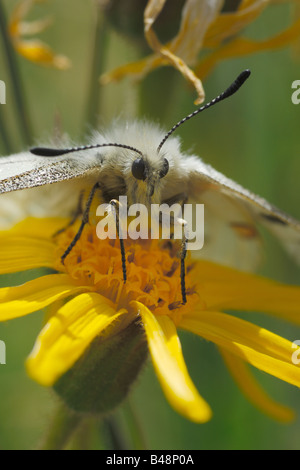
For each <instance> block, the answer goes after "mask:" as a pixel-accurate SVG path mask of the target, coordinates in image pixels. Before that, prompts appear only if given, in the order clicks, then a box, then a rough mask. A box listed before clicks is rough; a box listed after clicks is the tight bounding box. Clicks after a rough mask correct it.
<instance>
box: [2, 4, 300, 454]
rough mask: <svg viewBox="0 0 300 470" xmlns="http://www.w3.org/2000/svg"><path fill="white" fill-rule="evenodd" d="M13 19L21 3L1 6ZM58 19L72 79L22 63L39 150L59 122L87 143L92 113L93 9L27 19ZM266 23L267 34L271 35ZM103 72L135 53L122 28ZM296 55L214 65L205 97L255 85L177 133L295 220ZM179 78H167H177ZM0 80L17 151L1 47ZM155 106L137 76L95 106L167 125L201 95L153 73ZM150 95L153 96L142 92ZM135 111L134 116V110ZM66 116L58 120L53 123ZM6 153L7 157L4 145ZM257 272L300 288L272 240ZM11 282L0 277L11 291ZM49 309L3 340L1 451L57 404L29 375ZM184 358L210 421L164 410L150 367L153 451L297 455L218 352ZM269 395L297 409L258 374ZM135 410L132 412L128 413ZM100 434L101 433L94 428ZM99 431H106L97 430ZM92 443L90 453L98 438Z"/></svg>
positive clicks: (55, 36)
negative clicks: (243, 80)
mask: <svg viewBox="0 0 300 470" xmlns="http://www.w3.org/2000/svg"><path fill="white" fill-rule="evenodd" d="M3 4H4V6H5V8H6V11H7V15H8V16H9V14H10V12H11V10H12V7H13V6H14V5H15V4H16V2H15V1H11V0H10V1H8V0H6V1H5V2H3ZM48 13H49V14H51V15H52V16H53V18H54V23H53V25H52V27H51V28H49V29H48V30H47V31H46V32H44V33H43V34H41V35H39V37H40V38H41V39H43V40H44V41H45V42H47V43H48V44H50V45H51V47H53V49H54V50H55V51H56V52H59V53H63V54H65V55H67V56H68V57H69V58H70V59H71V60H72V62H73V67H72V68H71V69H70V70H69V71H66V72H60V71H56V70H52V69H49V68H43V67H39V66H37V65H34V64H31V63H29V62H27V61H25V60H24V59H22V58H21V57H17V58H16V59H17V63H18V66H19V68H20V76H21V77H20V78H21V80H22V83H23V87H24V90H25V96H24V99H25V101H26V103H27V108H28V112H29V114H30V116H29V119H30V122H31V123H32V129H33V131H32V132H33V134H32V143H33V142H38V141H43V140H44V139H47V136H49V135H50V136H51V135H53V133H54V129H55V127H56V123H57V121H58V120H59V122H60V123H61V129H62V132H66V133H68V134H69V135H70V136H71V137H72V139H74V140H76V141H78V142H82V141H84V135H85V134H86V132H87V131H88V130H89V127H90V125H91V124H92V123H93V122H95V116H93V118H92V119H91V120H90V122H87V120H86V113H87V108H88V100H89V96H90V87H91V76H90V73H91V67H92V62H93V57H95V56H94V54H93V50H92V45H93V40H94V32H93V28H94V26H95V12H94V3H93V2H92V1H85V2H81V1H79V0H64V1H61V0H52V1H51V2H50V1H49V2H48V3H47V4H45V5H38V6H36V8H35V9H34V11H33V12H32V15H31V18H33V19H34V18H39V17H41V16H45V15H47V14H48ZM288 16H289V12H288V5H280V6H276V7H274V8H272V9H269V10H267V11H266V12H265V14H264V15H263V16H262V17H261V18H260V19H259V20H258V21H257V22H256V23H255V24H254V25H252V26H251V28H249V35H251V36H252V37H264V36H267V35H268V34H269V31H273V32H274V31H278V30H281V29H282V28H283V27H284V25H286V24H287V21H288ZM266 24H267V25H268V26H267V30H266ZM106 48H107V50H106V54H105V58H104V59H105V60H104V63H103V64H102V66H103V67H104V68H105V70H110V69H111V68H113V67H114V66H118V65H121V64H123V63H126V62H128V61H132V60H134V59H135V58H136V57H138V55H139V52H138V51H137V50H136V49H135V48H134V47H133V45H132V44H130V43H129V42H127V41H126V40H125V39H124V38H123V37H121V36H118V34H117V33H116V32H115V31H112V30H110V31H109V33H108V37H107V38H106ZM299 64H300V62H299V58H298V60H297V61H293V60H292V58H291V54H290V51H288V50H284V51H278V52H272V53H262V54H259V55H255V56H249V57H245V58H242V59H238V60H232V61H230V62H223V63H221V64H219V66H218V67H217V69H216V70H215V71H214V73H213V74H212V75H211V76H210V77H209V78H208V80H207V82H206V83H205V89H206V95H207V98H208V99H210V98H213V97H214V96H216V95H217V94H218V93H219V92H220V91H222V90H223V89H224V88H226V86H227V85H228V84H229V83H230V82H231V81H232V79H233V78H235V76H236V75H237V74H238V73H239V72H240V71H241V70H243V69H245V68H250V69H251V70H252V77H251V79H250V80H249V81H248V83H247V85H246V86H245V87H244V88H243V89H242V90H241V92H239V94H238V95H237V96H235V97H234V98H232V99H231V100H228V101H227V102H226V103H223V104H222V105H220V106H219V107H216V108H214V109H213V110H210V111H209V112H207V113H206V114H204V115H201V116H199V118H198V119H197V118H196V119H194V120H191V121H190V122H189V124H187V125H184V126H182V128H181V129H180V131H179V132H178V134H179V135H181V137H182V141H183V147H184V149H185V150H188V149H193V152H195V153H197V154H199V156H201V157H202V158H203V159H204V160H205V161H206V162H207V163H210V164H211V165H213V166H214V167H216V168H217V169H218V170H219V171H221V172H223V173H225V174H226V175H227V176H229V177H230V178H232V179H235V180H236V181H238V182H239V183H240V184H242V185H244V186H246V187H248V188H249V189H251V190H252V191H254V192H256V193H258V194H260V195H262V196H264V197H265V198H267V199H269V200H270V201H271V202H273V203H274V204H276V205H277V206H279V207H280V208H281V209H283V210H285V211H287V212H288V213H291V214H292V215H294V216H295V217H297V218H299V219H300V208H299V175H300V158H299V153H300V148H299V139H298V136H299V121H300V106H295V105H293V104H292V102H291V92H292V91H291V84H292V82H293V81H294V80H296V79H300V67H299ZM171 77H172V78H171ZM0 79H1V80H4V81H5V82H6V84H7V105H5V106H1V115H2V119H3V120H4V123H5V127H6V128H7V130H8V133H9V139H10V142H11V145H12V150H13V151H20V150H22V149H24V148H26V146H27V145H26V144H25V143H24V141H23V139H22V135H21V132H20V129H19V123H18V120H17V115H16V109H15V108H14V105H13V103H14V96H13V87H12V84H11V82H10V78H9V74H8V68H7V63H6V61H5V57H4V52H3V50H2V49H1V56H0ZM169 80H172V95H171V97H170V99H169V102H168V101H167V97H166V102H164V99H163V98H162V96H163V93H162V91H161V88H160V86H161V87H162V88H163V86H164V84H166V83H167V84H169ZM147 88H148V90H149V95H148V97H147V96H146V97H147V98H148V99H145V100H144V101H143V102H142V103H140V102H139V90H138V87H137V86H134V85H133V84H132V83H131V82H130V80H125V81H124V82H121V83H118V84H112V85H109V86H108V87H107V88H104V89H103V88H102V89H99V96H98V97H97V104H98V109H99V116H98V117H96V118H97V120H98V122H99V123H100V124H101V125H103V124H104V125H105V124H108V123H109V122H110V120H111V119H113V118H114V117H116V116H121V117H123V118H126V119H128V118H132V117H136V115H137V113H138V112H141V110H142V112H143V114H145V115H146V116H147V117H149V118H151V119H154V120H155V121H157V122H160V123H161V125H162V126H164V127H166V129H169V128H170V127H171V126H172V125H173V124H174V123H175V122H177V121H178V120H179V119H180V118H181V117H183V116H184V115H186V114H188V113H190V112H191V111H192V110H193V109H194V106H193V100H194V97H195V96H194V94H193V92H192V90H190V89H189V88H188V87H187V85H186V83H185V82H184V80H183V79H182V78H181V77H179V76H178V75H177V72H175V71H172V70H171V69H165V70H158V71H155V72H154V73H152V74H151V75H149V77H147V79H146V80H145V82H144V83H143V84H142V90H143V91H142V93H143V94H144V96H145V93H146V92H147ZM145 90H146V91H145ZM138 110H139V111H138ZM57 116H59V119H58V117H57ZM0 149H1V151H2V153H3V154H5V153H6V149H5V143H4V142H3V141H0ZM261 272H262V273H263V274H265V275H268V276H270V277H272V278H274V279H279V280H282V281H284V282H290V283H295V284H299V269H298V268H296V267H295V266H294V265H293V263H292V261H291V260H289V259H288V258H287V256H286V255H285V253H284V252H283V251H282V249H281V248H280V247H279V245H278V244H277V243H276V242H274V241H273V240H272V239H271V238H270V237H267V243H266V259H265V264H264V266H263V267H262V270H261ZM11 279H12V277H11V276H10V277H9V278H8V277H6V278H4V279H3V285H10V282H11ZM244 317H245V318H249V319H251V320H253V321H254V322H256V323H257V324H259V325H262V326H267V327H269V328H270V329H271V330H272V331H274V332H276V333H279V334H282V335H284V336H286V337H287V338H289V339H290V340H292V341H293V340H295V339H299V338H300V331H299V328H296V327H294V326H292V325H286V324H284V323H283V322H281V321H279V320H275V319H272V318H267V317H263V316H261V315H258V314H253V315H250V314H247V315H244ZM42 318H43V316H42V313H38V314H35V315H31V316H28V317H26V318H23V319H19V320H14V321H11V322H8V323H5V324H1V325H0V339H1V340H4V341H5V342H6V346H7V365H6V366H0V449H28V448H34V447H35V446H36V445H37V443H38V442H39V440H40V439H41V436H42V435H43V434H44V432H45V430H46V428H47V425H48V423H49V420H50V418H51V415H52V413H53V409H54V407H55V403H56V399H55V397H54V395H53V394H52V392H51V391H49V390H47V389H43V388H41V387H39V386H38V385H37V384H35V383H34V382H32V381H31V380H30V379H29V378H28V377H27V376H26V374H25V371H24V359H25V357H26V356H27V354H28V353H29V352H30V350H31V348H32V345H33V343H34V340H35V337H36V335H37V333H38V331H39V329H40V327H41V324H42ZM181 337H182V343H183V350H184V355H185V357H186V361H187V364H188V368H189V370H190V373H191V376H192V378H193V380H194V381H195V384H196V386H197V387H198V389H199V391H200V393H201V394H202V395H203V396H204V397H205V399H206V400H207V401H208V402H209V403H210V404H211V407H212V409H213V411H214V417H213V419H212V421H211V422H210V423H208V424H206V425H196V424H193V423H190V422H188V421H187V420H185V419H184V418H182V417H181V416H179V415H177V414H176V413H175V412H174V411H173V410H172V409H171V408H170V407H169V405H168V403H167V402H166V400H165V398H164V396H163V393H162V391H161V389H160V387H159V385H158V382H157V379H156V378H155V374H154V373H153V370H152V366H151V365H150V364H148V366H147V367H146V369H145V371H144V373H143V374H142V376H141V377H140V379H139V381H138V383H137V385H136V387H135V388H134V389H133V393H132V396H131V403H132V404H134V407H135V415H136V416H137V419H138V421H139V425H140V427H141V428H142V429H143V434H144V438H145V440H146V442H147V445H148V447H149V448H151V449H299V447H300V445H299V439H298V436H299V432H300V421H299V418H298V419H297V421H296V422H295V423H293V424H291V425H288V426H286V425H280V424H277V423H274V422H273V421H272V420H270V419H269V418H267V417H265V416H264V415H262V414H261V413H260V412H258V411H257V410H255V409H254V408H253V407H252V406H251V405H250V404H249V403H248V402H247V401H246V400H245V398H244V397H243V395H241V394H240V392H239V390H238V389H237V387H236V386H235V384H234V383H233V382H232V380H231V378H230V377H229V374H228V373H227V371H226V369H225V367H224V366H223V364H222V360H221V358H220V357H219V355H218V352H217V351H216V349H215V347H214V346H213V345H211V344H209V343H207V342H206V341H204V340H201V339H199V338H196V337H194V336H192V335H188V334H182V335H181ZM254 372H255V374H256V375H257V377H258V378H259V380H260V381H261V382H262V383H263V384H264V385H265V386H266V389H267V390H268V391H269V393H271V394H272V396H273V397H274V398H276V399H278V400H281V401H282V402H283V403H285V404H287V405H289V406H292V407H294V408H295V409H296V410H297V411H298V414H299V412H300V404H299V403H300V396H299V391H298V389H296V388H294V387H292V386H290V385H287V384H284V383H281V382H280V381H278V380H276V379H274V378H272V377H269V376H267V375H266V374H262V373H259V372H258V371H254ZM127 411H128V410H127ZM125 417H126V407H124V408H123V409H120V410H119V411H117V413H116V417H115V419H117V420H118V421H119V422H120V423H121V426H122V429H123V430H124V434H125V439H127V442H128V445H130V442H131V437H130V433H129V431H128V427H127V425H126V422H125ZM95 429H96V430H94V432H95V433H96V434H97V432H98V430H97V429H98V428H95ZM102 434H103V430H102ZM99 442H100V441H99V439H95V442H94V443H93V446H94V448H101V446H103V442H102V443H101V442H100V443H99Z"/></svg>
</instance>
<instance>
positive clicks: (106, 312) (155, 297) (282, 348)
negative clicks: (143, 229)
mask: <svg viewBox="0 0 300 470" xmlns="http://www.w3.org/2000/svg"><path fill="white" fill-rule="evenodd" d="M64 223H65V221H64V220H62V219H56V218H55V219H32V218H30V219H26V220H25V221H23V222H21V223H19V224H17V225H16V226H15V227H13V228H11V229H9V230H6V231H2V232H1V233H0V239H1V244H0V273H1V274H4V273H12V272H20V271H26V270H29V269H33V268H38V267H46V268H51V269H52V270H54V273H52V274H46V275H44V276H41V277H39V278H37V279H34V280H31V281H28V282H26V283H25V284H23V285H20V286H15V287H5V288H2V289H0V320H1V321H7V320H10V319H13V318H17V317H21V316H24V315H27V314H30V313H32V312H35V311H38V310H40V309H43V308H45V307H49V306H51V309H50V310H49V311H48V314H47V316H46V319H45V324H44V327H43V329H42V331H41V332H40V334H39V335H38V338H37V340H36V343H35V345H34V348H33V350H32V352H31V354H30V355H29V357H28V359H27V371H28V373H29V375H30V376H31V377H32V378H33V379H34V380H36V381H37V382H38V383H40V384H41V385H44V386H48V387H49V386H54V388H55V387H56V384H59V383H60V382H61V381H64V377H67V378H68V380H69V381H72V380H73V379H74V377H75V375H74V371H75V369H76V365H77V364H79V365H80V363H81V362H80V361H81V360H82V358H83V357H84V356H85V354H86V353H89V351H90V349H89V348H90V347H91V345H92V344H93V342H94V341H95V340H96V339H97V341H98V343H97V347H96V351H95V348H94V350H93V351H92V353H93V354H94V355H95V354H97V350H98V349H99V351H101V350H102V349H101V348H102V346H103V345H102V343H103V344H104V346H105V344H106V343H107V341H108V340H109V339H111V340H112V341H113V344H114V345H115V348H110V349H109V354H108V355H107V356H106V357H108V358H112V357H113V356H114V355H116V356H117V357H118V354H120V351H119V350H118V347H117V346H116V345H117V344H119V343H118V338H119V337H121V336H122V334H123V333H124V331H126V329H128V328H129V326H130V325H133V324H136V323H137V322H138V323H139V325H140V326H142V328H143V330H144V334H143V335H142V340H143V341H144V342H145V340H147V344H148V349H149V352H150V355H151V359H152V362H153V365H154V368H155V371H156V374H157V377H158V379H159V381H160V384H161V386H162V389H163V391H164V393H165V395H166V397H167V399H168V400H169V402H170V404H171V405H172V406H173V408H174V409H175V410H176V411H178V412H179V413H181V414H182V415H183V416H185V417H186V418H188V419H190V420H192V421H195V422H199V423H202V422H206V421H208V420H209V419H210V418H211V415H212V412H211V409H210V406H209V405H208V403H207V402H206V400H205V399H203V398H202V397H201V396H200V395H199V393H198V391H197V389H196V388H195V386H194V384H193V382H192V380H191V378H190V376H189V373H188V370H187V367H186V364H185V361H184V356H183V352H182V349H181V344H180V339H179V336H178V332H177V330H178V329H184V330H186V331H189V332H191V333H194V334H196V335H198V336H200V337H202V338H204V339H206V340H208V341H211V342H213V343H215V344H216V345H217V346H218V348H219V349H220V351H221V354H222V355H223V357H224V359H225V362H226V364H227V366H228V367H229V370H230V371H231V372H232V374H233V376H234V377H235V379H236V381H237V382H238V384H239V385H240V387H241V389H242V390H243V392H244V393H245V394H246V395H247V397H248V398H249V399H250V400H251V401H252V402H253V403H254V404H255V405H256V406H257V407H258V408H260V409H261V410H262V411H264V412H266V413H267V414H269V415H270V416H271V417H273V418H274V419H277V420H279V421H283V422H287V421H290V420H291V419H292V418H293V412H292V411H291V410H290V409H289V408H287V407H285V406H283V405H281V404H279V403H276V402H275V401H274V400H273V399H272V398H270V397H269V396H268V395H267V394H266V393H265V392H264V391H263V390H262V389H261V387H260V385H259V384H258V383H257V381H256V380H255V379H254V377H253V376H252V374H251V372H250V369H249V368H248V364H250V365H252V366H254V367H256V368H257V369H259V370H261V371H264V372H267V373H268V374H271V375H273V376H274V377H277V378H279V379H281V380H283V381H286V382H288V383H290V384H293V385H295V386H297V387H299V386H300V367H299V366H298V365H295V364H293V363H292V353H293V352H294V350H293V348H292V343H291V342H290V341H289V340H287V339H284V338H282V337H280V336H278V335H277V334H274V333H272V332H270V331H268V330H266V329H264V328H261V327H259V326H256V325H254V324H252V323H251V322H248V321H245V320H241V319H239V318H237V317H235V316H233V315H229V314H227V313H222V310H233V311H234V310H236V311H241V310H243V311H248V312H251V311H258V312H266V313H270V314H273V315H275V316H277V317H280V318H282V319H284V320H287V321H291V322H294V323H297V324H299V323H300V320H299V319H300V288H299V287H296V286H287V285H283V284H280V283H277V282H273V281H270V280H267V279H264V278H261V277H258V276H255V275H253V274H246V273H242V272H239V271H237V270H235V269H231V268H227V267H224V266H220V265H218V264H214V263H212V262H209V261H203V260H201V261H194V260H191V259H190V258H188V259H187V265H186V267H187V270H186V271H187V274H186V288H187V303H186V304H185V305H182V304H181V289H180V282H181V281H180V260H179V259H178V258H177V256H176V254H177V249H176V248H175V249H174V246H173V247H172V244H170V243H169V242H166V241H159V240H154V241H153V240H152V241H151V240H142V241H140V242H139V243H137V242H133V241H129V240H128V241H127V240H126V241H125V252H126V258H127V260H126V261H127V282H126V283H125V284H124V282H123V271H122V261H121V256H120V247H119V241H118V240H99V239H98V238H97V236H96V233H95V227H92V226H86V227H85V228H84V231H83V233H82V236H81V238H80V240H79V241H78V243H77V244H76V245H75V247H74V248H73V250H72V251H71V253H70V254H69V256H68V257H67V258H66V259H65V265H62V263H61V255H62V254H63V253H64V251H65V248H66V246H68V245H69V243H70V241H71V240H72V239H73V238H74V235H75V233H76V232H77V228H78V227H77V226H76V225H75V226H71V227H69V228H67V229H66V230H65V231H64V232H61V233H59V234H56V235H55V236H54V235H53V234H55V233H57V230H58V229H60V228H61V227H62V226H64ZM133 339H134V338H133ZM120 345H121V342H120ZM134 351H135V352H134V354H132V355H129V356H128V355H124V354H123V353H121V356H120V357H118V361H117V363H115V364H114V367H115V369H114V370H113V371H112V375H113V380H114V381H113V389H114V390H115V391H116V392H118V390H119V389H120V387H122V383H121V381H120V380H119V379H118V377H119V376H122V373H123V369H124V367H125V364H127V365H128V363H129V364H130V363H132V364H133V367H134V363H135V361H137V360H139V359H140V353H139V352H138V351H140V349H134ZM194 360H195V361H197V358H195V359H194ZM91 367H92V366H91ZM106 367H107V363H106V362H105V361H103V363H100V367H98V369H97V370H95V369H93V368H92V369H91V370H92V371H93V374H92V375H93V377H92V380H93V387H96V385H95V384H96V383H97V380H98V381H105V380H106V373H105V372H104V371H105V368H106ZM65 382H66V381H65ZM85 382H86V381H85V380H81V382H80V384H81V385H84V384H85ZM93 387H90V388H93ZM84 398H85V397H83V400H84ZM99 400H101V397H99Z"/></svg>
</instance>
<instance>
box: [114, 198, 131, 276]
mask: <svg viewBox="0 0 300 470" xmlns="http://www.w3.org/2000/svg"><path fill="white" fill-rule="evenodd" d="M110 205H111V206H112V207H113V209H114V211H115V216H116V226H117V233H118V237H119V240H120V249H121V260H122V271H123V281H124V284H125V282H126V280H127V272H126V254H125V247H124V240H123V237H122V232H121V227H120V214H119V208H120V202H119V201H117V200H116V199H112V200H111V201H110Z"/></svg>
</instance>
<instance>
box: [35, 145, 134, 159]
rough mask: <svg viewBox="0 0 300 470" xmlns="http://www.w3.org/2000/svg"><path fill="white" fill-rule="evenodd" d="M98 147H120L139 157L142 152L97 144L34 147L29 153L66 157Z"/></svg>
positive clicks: (126, 147)
mask: <svg viewBox="0 0 300 470" xmlns="http://www.w3.org/2000/svg"><path fill="white" fill-rule="evenodd" d="M100 147H120V148H123V149H127V150H132V151H133V152H136V153H138V154H139V155H141V156H143V154H142V152H141V151H140V150H138V149H136V148H134V147H131V146H130V145H123V144H98V145H84V146H82V147H73V148H67V149H53V148H47V147H34V148H32V149H30V152H31V153H33V154H34V155H38V156H40V157H60V156H61V155H66V154H68V153H72V152H80V151H83V150H91V149H97V148H100Z"/></svg>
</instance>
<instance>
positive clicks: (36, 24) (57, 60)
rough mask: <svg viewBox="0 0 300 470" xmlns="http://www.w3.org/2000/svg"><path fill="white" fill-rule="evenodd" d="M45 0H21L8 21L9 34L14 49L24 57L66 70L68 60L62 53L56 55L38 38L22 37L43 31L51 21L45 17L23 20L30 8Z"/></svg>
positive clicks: (68, 64) (68, 63)
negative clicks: (35, 19) (29, 20)
mask: <svg viewBox="0 0 300 470" xmlns="http://www.w3.org/2000/svg"><path fill="white" fill-rule="evenodd" d="M44 2H45V0H21V1H20V2H19V3H18V4H17V5H16V7H15V8H14V10H13V13H12V15H11V18H10V22H9V34H10V37H11V39H12V43H13V45H14V48H15V49H16V51H17V52H18V53H19V54H20V55H22V56H23V57H25V58H26V59H28V60H30V61H32V62H36V63H38V64H41V65H47V66H50V67H55V68H57V69H60V70H66V69H68V68H69V67H70V65H71V62H70V60H69V59H68V58H67V57H66V56H64V55H58V54H55V53H54V52H53V50H52V49H51V48H50V47H49V46H48V45H47V44H45V43H44V42H42V41H40V40H39V39H24V37H26V36H28V35H35V34H38V33H41V32H42V31H44V30H45V29H46V28H47V27H48V26H49V25H50V24H51V23H52V20H51V18H49V17H47V18H44V19H41V20H37V21H31V22H28V21H25V20H24V18H25V17H26V16H27V14H28V13H29V11H30V10H31V8H32V7H33V6H34V5H35V4H37V3H44Z"/></svg>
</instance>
